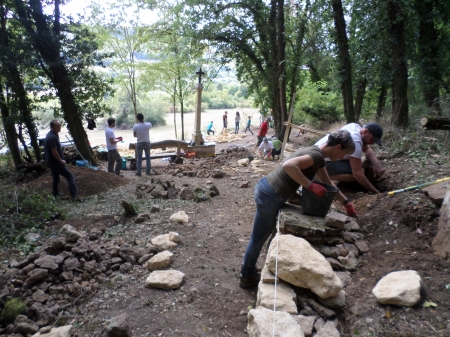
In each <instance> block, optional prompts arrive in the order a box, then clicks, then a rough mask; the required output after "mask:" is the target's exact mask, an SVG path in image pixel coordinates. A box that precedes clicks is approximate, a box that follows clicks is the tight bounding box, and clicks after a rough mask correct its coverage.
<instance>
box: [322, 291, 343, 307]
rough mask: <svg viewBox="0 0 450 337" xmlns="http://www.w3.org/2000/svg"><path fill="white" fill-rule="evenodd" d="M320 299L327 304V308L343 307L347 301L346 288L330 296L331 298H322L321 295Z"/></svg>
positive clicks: (323, 303) (324, 304)
mask: <svg viewBox="0 0 450 337" xmlns="http://www.w3.org/2000/svg"><path fill="white" fill-rule="evenodd" d="M318 301H319V302H320V304H322V305H323V306H325V307H327V308H331V309H342V308H343V307H344V306H345V305H346V303H347V300H346V297H345V291H344V290H341V291H340V292H339V294H337V295H336V296H334V297H329V298H320V297H319V298H318Z"/></svg>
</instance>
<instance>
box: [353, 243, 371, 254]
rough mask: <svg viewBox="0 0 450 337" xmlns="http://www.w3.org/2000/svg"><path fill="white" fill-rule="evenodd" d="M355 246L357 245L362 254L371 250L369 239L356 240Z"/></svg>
mask: <svg viewBox="0 0 450 337" xmlns="http://www.w3.org/2000/svg"><path fill="white" fill-rule="evenodd" d="M355 246H356V248H358V249H359V251H360V252H361V253H362V254H364V253H367V252H369V245H368V243H367V241H363V240H360V241H356V242H355Z"/></svg>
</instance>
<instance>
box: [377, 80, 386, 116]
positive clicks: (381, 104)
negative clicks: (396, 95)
mask: <svg viewBox="0 0 450 337" xmlns="http://www.w3.org/2000/svg"><path fill="white" fill-rule="evenodd" d="M386 96H387V85H386V84H385V83H383V84H382V85H381V89H380V94H379V96H378V105H377V116H376V120H377V121H379V120H380V119H381V117H383V115H384V109H385V106H386Z"/></svg>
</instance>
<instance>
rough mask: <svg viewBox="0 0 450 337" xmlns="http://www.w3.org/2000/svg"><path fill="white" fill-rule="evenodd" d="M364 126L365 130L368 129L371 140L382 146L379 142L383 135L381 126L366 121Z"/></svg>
mask: <svg viewBox="0 0 450 337" xmlns="http://www.w3.org/2000/svg"><path fill="white" fill-rule="evenodd" d="M363 127H364V128H366V129H367V130H369V131H370V133H371V134H372V136H373V141H374V142H375V143H376V144H378V145H380V146H383V145H382V144H381V137H383V128H382V127H381V125H380V124H377V123H367V124H366V125H364V126H363Z"/></svg>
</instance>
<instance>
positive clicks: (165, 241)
mask: <svg viewBox="0 0 450 337" xmlns="http://www.w3.org/2000/svg"><path fill="white" fill-rule="evenodd" d="M151 243H152V245H153V246H156V247H157V248H159V249H161V250H167V249H172V248H175V247H176V246H177V244H176V242H173V241H172V240H170V234H162V235H158V236H157V237H154V238H153V239H152V240H151Z"/></svg>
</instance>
